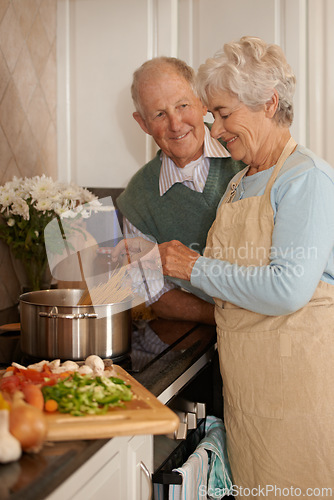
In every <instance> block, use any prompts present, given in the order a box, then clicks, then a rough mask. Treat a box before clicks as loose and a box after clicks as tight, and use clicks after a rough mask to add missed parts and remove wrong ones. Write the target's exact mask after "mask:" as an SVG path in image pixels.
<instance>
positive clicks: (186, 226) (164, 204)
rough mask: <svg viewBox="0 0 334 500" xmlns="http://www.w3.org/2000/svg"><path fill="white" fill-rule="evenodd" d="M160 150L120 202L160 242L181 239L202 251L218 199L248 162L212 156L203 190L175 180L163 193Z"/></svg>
mask: <svg viewBox="0 0 334 500" xmlns="http://www.w3.org/2000/svg"><path fill="white" fill-rule="evenodd" d="M160 154H161V151H158V153H157V155H156V156H155V158H153V160H151V161H150V162H149V163H147V164H146V165H144V167H142V168H141V169H140V170H139V171H138V172H137V173H136V174H135V175H134V176H133V177H132V179H131V180H130V182H129V184H128V186H127V188H126V189H125V190H124V191H123V193H122V194H121V195H120V196H119V197H118V198H117V205H118V207H119V209H120V211H121V212H122V214H123V215H124V216H125V217H126V218H127V219H128V220H129V221H130V222H131V224H133V225H134V226H135V227H136V228H137V229H139V230H140V231H141V232H142V233H144V234H146V235H149V236H153V237H154V239H155V240H156V241H157V242H158V243H163V242H165V241H170V240H179V241H181V242H182V243H183V244H185V245H187V246H188V247H190V248H192V249H193V250H195V251H197V252H199V253H201V254H202V252H203V249H204V248H205V243H206V236H207V233H208V231H209V229H210V227H211V225H212V223H213V221H214V219H215V217H216V210H217V206H218V203H219V201H220V200H221V198H222V196H223V194H224V192H225V190H226V187H227V185H228V183H229V181H230V180H231V178H232V177H233V176H234V175H235V174H236V173H237V172H239V171H240V170H241V169H242V168H244V166H245V165H244V164H243V163H242V162H237V161H235V160H233V159H232V158H211V159H210V169H209V174H208V178H207V181H206V184H205V188H204V191H203V193H199V192H197V191H193V190H191V189H189V188H188V187H186V186H185V185H183V184H181V183H176V184H174V185H173V186H172V187H171V188H170V189H169V190H168V191H167V192H166V193H165V194H164V195H163V196H160V193H159V175H160V169H161V160H160Z"/></svg>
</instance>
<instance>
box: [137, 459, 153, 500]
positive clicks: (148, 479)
mask: <svg viewBox="0 0 334 500" xmlns="http://www.w3.org/2000/svg"><path fill="white" fill-rule="evenodd" d="M139 465H140V468H141V470H142V471H143V472H144V474H145V476H146V477H147V481H148V488H149V489H148V500H151V498H152V481H151V474H150V471H149V470H148V468H147V467H146V465H145V464H144V462H142V461H141V462H140V463H139Z"/></svg>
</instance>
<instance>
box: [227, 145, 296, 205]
mask: <svg viewBox="0 0 334 500" xmlns="http://www.w3.org/2000/svg"><path fill="white" fill-rule="evenodd" d="M296 146H297V143H296V141H295V140H294V139H293V138H292V137H290V139H289V140H288V142H287V143H286V145H285V146H284V149H283V151H282V153H281V154H280V157H279V158H278V160H277V163H276V166H275V168H274V171H273V173H272V175H271V177H270V179H269V181H268V184H267V186H266V189H265V192H264V195H265V197H266V198H268V197H270V191H271V188H272V186H273V184H274V182H275V180H276V178H277V175H278V173H279V171H280V170H281V168H282V166H283V164H284V162H285V160H286V159H287V158H288V157H289V156H290V154H291V153H292V151H293V150H294V149H295V147H296ZM248 169H249V166H247V167H245V168H244V169H243V170H241V171H240V172H239V173H238V174H237V175H236V177H235V179H234V182H232V183H231V184H230V189H229V190H228V191H227V192H226V193H225V195H224V198H223V200H222V204H223V203H230V202H231V201H232V200H233V198H234V196H235V192H236V190H237V187H238V186H239V184H240V182H241V179H242V178H243V177H244V176H245V175H246V173H247V172H248Z"/></svg>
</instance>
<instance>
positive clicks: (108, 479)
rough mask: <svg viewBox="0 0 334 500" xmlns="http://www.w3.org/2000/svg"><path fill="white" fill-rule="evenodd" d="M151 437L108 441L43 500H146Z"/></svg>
mask: <svg viewBox="0 0 334 500" xmlns="http://www.w3.org/2000/svg"><path fill="white" fill-rule="evenodd" d="M152 469H153V436H148V435H144V436H141V435H139V436H124V437H123V436H122V437H115V438H113V439H111V440H110V441H108V443H106V445H105V446H103V447H102V448H101V449H100V450H99V451H98V452H97V453H95V455H94V456H92V457H91V458H90V459H89V460H88V461H87V462H86V463H85V464H84V465H82V466H81V467H80V468H79V469H78V470H77V471H76V472H75V473H74V474H72V475H71V477H70V478H69V479H67V480H66V481H65V482H64V483H63V484H62V485H61V486H59V487H58V488H57V489H56V490H55V491H54V492H53V493H52V494H51V495H49V496H48V497H47V500H82V499H83V498H84V499H85V500H101V499H102V498H106V499H107V498H110V499H115V500H116V499H117V500H149V499H150V498H151V493H150V492H151V479H150V475H151V474H152Z"/></svg>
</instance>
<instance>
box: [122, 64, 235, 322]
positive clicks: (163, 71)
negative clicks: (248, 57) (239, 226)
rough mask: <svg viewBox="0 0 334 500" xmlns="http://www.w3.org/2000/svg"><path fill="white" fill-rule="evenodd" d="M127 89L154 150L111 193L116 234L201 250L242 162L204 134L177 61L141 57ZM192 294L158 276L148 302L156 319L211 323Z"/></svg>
mask: <svg viewBox="0 0 334 500" xmlns="http://www.w3.org/2000/svg"><path fill="white" fill-rule="evenodd" d="M131 91H132V98H133V102H134V105H135V108H136V111H135V112H134V113H133V117H134V119H135V120H136V121H137V122H138V123H139V125H140V127H141V128H142V129H143V131H144V132H146V133H147V134H149V135H151V136H152V137H153V139H154V140H155V142H156V144H157V145H158V146H159V148H160V149H159V151H158V152H157V155H156V156H155V158H153V160H151V161H150V162H149V163H147V164H146V165H144V167H142V168H141V169H140V170H139V171H138V172H137V173H136V174H135V175H134V176H133V178H132V179H131V180H130V182H129V185H128V187H127V188H126V189H125V191H124V192H123V193H122V194H121V195H120V197H119V198H118V199H117V204H118V207H119V209H120V210H121V212H122V214H123V216H124V235H125V236H126V237H128V236H143V235H149V236H153V237H154V239H155V240H156V241H157V242H158V243H163V242H165V241H170V240H173V239H175V240H179V241H181V242H182V243H184V244H185V245H187V246H189V247H190V248H192V249H193V250H196V251H197V252H199V253H202V251H203V248H204V247H205V242H206V236H207V232H208V230H209V228H210V227H211V224H212V222H213V221H214V219H215V215H216V209H217V205H218V203H219V201H220V199H221V197H222V195H223V193H224V191H225V189H226V187H227V184H228V182H229V180H230V179H231V178H232V177H233V175H234V174H236V173H237V172H238V171H239V170H240V169H241V168H243V167H244V164H243V163H239V162H236V161H234V160H232V158H231V157H230V154H229V152H228V151H227V150H226V149H225V147H224V146H223V145H222V144H221V143H220V142H219V141H218V140H216V139H213V138H212V137H211V136H210V130H209V128H208V127H207V126H206V125H205V124H204V121H203V117H204V116H205V115H206V112H207V110H206V107H205V106H204V105H203V104H202V103H201V101H200V99H199V98H198V97H197V94H196V90H195V75H194V71H193V70H192V68H190V67H189V66H188V65H187V64H186V63H185V62H183V61H181V60H179V59H176V58H170V57H158V58H155V59H152V60H149V61H147V62H145V63H144V64H143V65H142V66H141V67H140V68H139V69H138V70H137V71H135V73H134V76H133V83H132V88H131ZM144 237H145V236H144ZM189 292H190V293H189ZM198 293H199V291H198V290H197V289H193V288H192V287H191V285H189V283H187V282H184V283H183V282H181V281H177V280H175V281H174V282H172V281H167V280H166V281H165V286H164V287H163V289H162V290H161V291H160V292H159V293H158V294H157V295H155V297H154V299H153V301H152V303H151V308H152V310H153V312H154V313H155V314H156V315H157V316H159V317H162V318H167V319H182V320H191V321H197V322H201V323H207V324H214V312H213V311H214V306H213V301H212V300H211V298H209V297H207V296H205V295H201V296H198Z"/></svg>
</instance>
